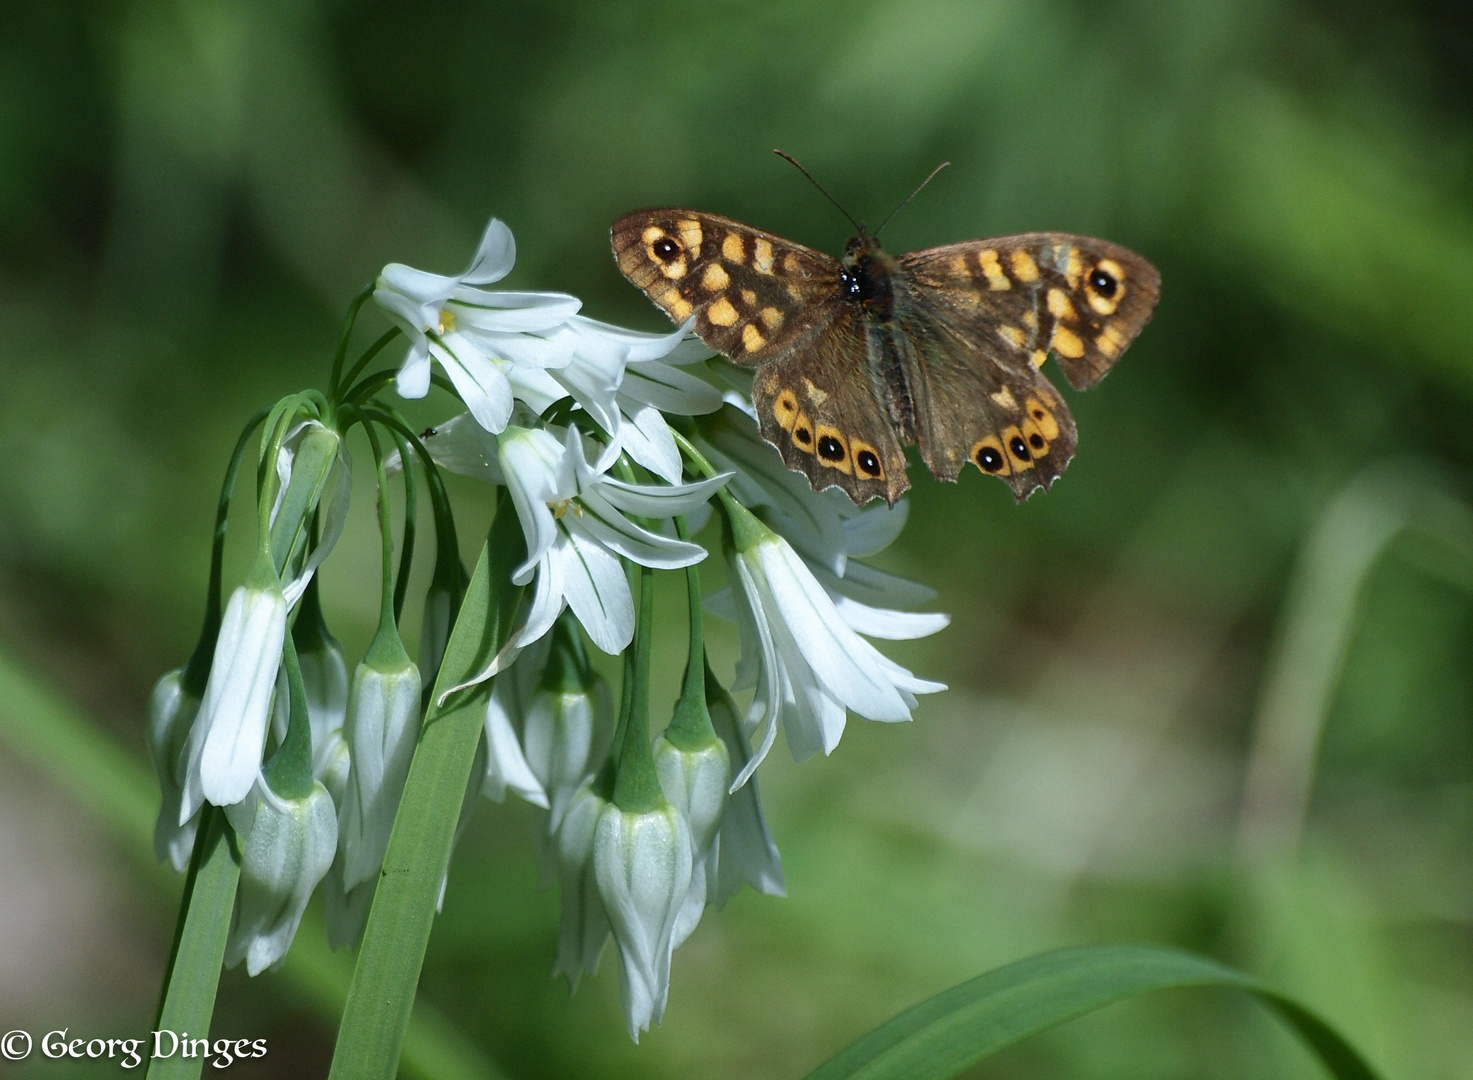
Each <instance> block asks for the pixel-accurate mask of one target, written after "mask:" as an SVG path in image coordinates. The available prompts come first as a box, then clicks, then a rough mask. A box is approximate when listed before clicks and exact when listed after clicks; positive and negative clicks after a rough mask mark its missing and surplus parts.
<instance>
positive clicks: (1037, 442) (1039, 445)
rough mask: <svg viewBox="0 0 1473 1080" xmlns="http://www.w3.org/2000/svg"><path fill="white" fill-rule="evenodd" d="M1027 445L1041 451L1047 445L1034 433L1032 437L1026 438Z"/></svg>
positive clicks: (1046, 441) (1040, 436)
mask: <svg viewBox="0 0 1473 1080" xmlns="http://www.w3.org/2000/svg"><path fill="white" fill-rule="evenodd" d="M1028 445H1029V446H1031V447H1033V449H1035V450H1042V449H1043V448H1044V447H1045V446H1047V445H1048V440H1047V439H1045V438H1044V437H1043V436H1042V435H1040V434H1039V433H1038V432H1036V431H1035V432H1034V433H1033V434H1032V435H1030V436H1028Z"/></svg>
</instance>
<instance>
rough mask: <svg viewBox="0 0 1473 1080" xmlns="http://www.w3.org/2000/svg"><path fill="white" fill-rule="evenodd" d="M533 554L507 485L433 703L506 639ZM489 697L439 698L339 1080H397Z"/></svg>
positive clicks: (407, 794) (413, 777)
mask: <svg viewBox="0 0 1473 1080" xmlns="http://www.w3.org/2000/svg"><path fill="white" fill-rule="evenodd" d="M526 554H527V552H526V543H525V541H524V540H523V537H522V528H521V525H520V523H519V522H518V521H517V516H516V512H515V510H514V509H513V508H512V505H511V497H510V495H508V494H507V493H506V491H505V490H504V489H503V491H502V492H501V494H500V497H499V498H498V499H497V508H496V518H495V520H494V521H493V522H492V524H491V535H490V537H489V538H488V539H487V541H486V546H485V547H484V548H483V549H482V551H481V557H480V559H479V561H478V562H477V564H476V570H475V574H474V575H473V576H472V578H471V583H470V586H469V587H468V588H467V590H466V595H465V600H464V602H463V603H462V604H461V607H460V614H459V616H458V617H457V618H456V620H455V629H454V630H452V631H451V634H450V642H449V644H448V645H447V646H446V650H445V659H444V662H443V663H442V664H441V667H440V674H439V677H438V678H437V680H436V683H435V692H434V694H433V695H431V698H430V700H431V701H432V702H435V701H438V700H439V699H440V697H441V696H442V695H444V694H445V692H446V691H447V690H449V688H450V687H452V686H456V685H458V684H459V683H462V682H464V681H465V680H466V679H468V678H470V677H471V676H473V675H474V674H476V673H477V672H479V671H482V670H484V669H485V667H486V665H487V663H489V662H490V660H491V658H492V657H493V656H495V655H496V653H497V652H499V651H500V649H501V647H502V645H504V644H505V643H506V639H507V636H508V635H509V634H510V632H511V629H512V625H513V620H514V619H515V617H516V613H517V609H518V606H519V605H520V602H521V598H522V592H523V590H522V588H521V587H520V586H517V585H514V584H512V580H511V574H512V571H513V570H514V569H515V568H516V567H517V565H519V564H520V563H521V561H522V560H523V559H525V558H526ZM485 702H486V690H485V687H484V686H481V687H477V688H474V689H469V690H466V691H463V692H461V693H459V694H454V695H451V697H450V698H449V699H448V700H447V701H446V702H445V703H444V704H443V705H434V704H432V705H431V707H430V710H429V714H428V715H427V716H426V717H425V723H424V727H423V729H422V730H421V732H420V737H419V746H418V747H417V748H416V751H415V755H414V762H413V764H412V765H411V766H410V768H409V779H408V781H407V782H406V784H405V785H404V796H403V799H402V801H401V802H400V804H399V814H398V817H397V818H395V820H394V831H393V834H392V835H391V836H390V838H389V849H388V853H387V855H386V857H385V859H384V868H383V872H382V876H381V877H380V879H379V883H378V892H377V894H376V896H375V897H374V902H373V909H372V911H371V912H370V913H369V916H368V927H367V929H366V930H365V931H364V935H363V945H362V947H361V949H360V951H359V953H358V963H357V965H356V967H355V968H354V970H353V982H352V985H351V986H350V987H349V989H348V1001H347V1004H346V1006H345V1007H344V1009H343V1020H342V1024H341V1026H340V1027H339V1029H338V1039H337V1047H336V1049H335V1050H334V1053H333V1062H332V1071H331V1073H330V1074H329V1076H330V1080H371V1078H375V1077H378V1078H382V1080H392V1078H393V1077H394V1076H395V1075H396V1074H397V1071H398V1066H399V1052H400V1047H401V1045H402V1043H403V1041H404V1033H405V1029H406V1026H407V1025H408V1023H409V1016H410V1010H411V1009H412V1007H413V1005H414V995H415V989H416V987H417V986H418V983H419V973H420V968H421V966H422V965H423V963H424V952H425V946H426V944H427V943H428V942H429V938H430V928H431V925H432V923H433V921H434V916H435V904H436V902H437V901H438V899H439V896H440V883H441V881H442V880H443V878H444V875H445V870H446V867H447V866H448V865H449V862H450V849H451V845H452V841H453V840H454V835H455V825H456V821H457V820H458V819H459V816H460V806H461V802H462V800H463V799H464V797H465V792H466V785H467V783H468V781H469V780H470V771H471V763H472V761H473V759H474V758H475V753H476V744H477V743H478V742H479V740H480V738H481V730H482V725H483V724H484V721H485Z"/></svg>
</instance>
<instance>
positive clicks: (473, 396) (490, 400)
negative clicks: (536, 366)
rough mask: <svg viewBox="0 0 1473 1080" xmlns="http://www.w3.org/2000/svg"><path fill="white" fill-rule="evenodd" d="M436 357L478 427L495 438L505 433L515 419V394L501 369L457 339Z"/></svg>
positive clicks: (438, 351) (444, 345)
mask: <svg viewBox="0 0 1473 1080" xmlns="http://www.w3.org/2000/svg"><path fill="white" fill-rule="evenodd" d="M452 340H453V342H454V344H455V346H456V349H455V351H453V352H452V351H451V349H450V348H448V347H447V345H448V344H449V343H450V342H451V341H452ZM434 353H435V358H436V359H437V360H439V361H440V366H441V367H443V368H444V369H445V374H447V375H449V376H450V381H451V382H452V383H454V384H455V390H456V392H457V393H458V394H459V395H460V399H461V400H462V401H464V402H465V407H466V408H467V409H469V410H470V413H471V415H472V416H474V417H475V418H476V423H478V424H480V425H481V426H482V427H483V428H485V429H486V430H487V431H489V432H492V433H493V434H495V433H498V432H500V431H501V430H502V429H504V428H505V427H506V422H507V421H508V420H509V419H511V407H512V394H511V384H510V383H508V382H507V381H506V376H505V375H503V374H502V373H501V369H500V368H498V367H497V366H496V365H495V364H493V363H491V361H489V360H487V359H486V358H485V357H484V356H479V355H477V354H476V353H475V352H473V351H472V350H471V348H470V347H469V345H468V343H467V342H466V341H465V340H464V339H463V338H456V337H454V336H453V335H452V337H451V338H447V339H445V343H442V344H441V345H440V346H439V347H437V348H436V349H435V350H434Z"/></svg>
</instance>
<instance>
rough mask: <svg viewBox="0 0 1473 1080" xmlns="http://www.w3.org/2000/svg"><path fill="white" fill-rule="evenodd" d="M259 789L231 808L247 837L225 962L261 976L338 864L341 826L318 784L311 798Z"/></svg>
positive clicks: (286, 945)
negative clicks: (334, 862) (320, 884)
mask: <svg viewBox="0 0 1473 1080" xmlns="http://www.w3.org/2000/svg"><path fill="white" fill-rule="evenodd" d="M264 790H265V785H264V784H263V785H261V786H260V787H259V788H258V789H257V792H258V793H257V794H256V795H254V796H252V797H251V798H249V799H246V800H245V801H243V802H238V803H236V804H234V805H232V806H231V807H230V808H229V809H228V810H227V811H226V814H227V816H228V817H229V819H230V824H231V826H232V827H233V828H234V829H235V833H236V836H237V837H238V838H239V842H240V850H241V860H240V892H239V894H238V896H237V899H236V911H235V919H234V922H233V925H232V926H231V931H230V940H229V941H228V942H227V944H226V949H225V963H226V966H227V967H234V966H235V965H236V964H238V963H240V962H241V960H244V961H245V962H246V970H247V971H248V972H250V974H252V975H258V974H260V973H261V972H262V971H264V970H266V968H268V967H274V966H278V965H279V964H280V963H281V962H282V960H284V959H285V957H286V951H287V949H289V948H290V947H291V943H292V938H293V937H295V936H296V933H297V925H298V924H299V923H300V922H301V921H302V912H303V911H305V910H306V908H307V900H308V898H309V897H311V895H312V890H313V889H315V888H316V887H317V883H318V882H319V881H321V880H322V877H323V875H324V874H326V873H327V870H328V867H330V866H331V865H332V859H333V851H334V850H335V849H336V847H337V839H338V824H337V817H336V815H335V814H334V813H333V805H332V796H331V795H329V794H328V791H327V788H325V787H323V786H322V785H321V784H320V783H314V784H313V786H312V790H311V792H310V793H309V794H308V795H306V796H305V797H303V798H300V799H293V798H282V797H281V796H279V795H276V794H275V793H269V794H263V793H262V792H264Z"/></svg>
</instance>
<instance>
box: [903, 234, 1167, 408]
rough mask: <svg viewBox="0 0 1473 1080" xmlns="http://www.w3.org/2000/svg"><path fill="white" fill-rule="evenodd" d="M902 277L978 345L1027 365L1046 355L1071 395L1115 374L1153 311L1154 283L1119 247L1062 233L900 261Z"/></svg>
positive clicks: (1157, 281)
mask: <svg viewBox="0 0 1473 1080" xmlns="http://www.w3.org/2000/svg"><path fill="white" fill-rule="evenodd" d="M899 266H900V270H901V273H902V274H903V275H904V276H905V277H906V278H907V279H908V280H909V282H910V283H911V285H912V287H913V288H914V289H915V290H916V291H918V292H929V293H930V295H931V297H932V298H933V299H932V300H931V301H929V303H930V305H931V306H939V307H942V308H944V309H946V310H948V311H949V312H950V313H952V314H953V315H954V316H955V318H956V319H957V320H958V321H960V322H962V323H974V324H975V325H976V326H977V328H978V331H979V333H983V334H984V341H987V342H991V341H999V342H1001V343H1002V345H1003V346H1004V348H1005V350H1006V353H1007V354H1008V355H1010V356H1011V355H1016V353H1017V352H1018V350H1022V351H1023V353H1024V355H1025V356H1026V357H1027V358H1029V359H1031V360H1032V362H1033V366H1034V367H1041V366H1042V364H1043V361H1044V358H1045V357H1046V356H1047V355H1048V354H1049V353H1052V354H1054V355H1055V356H1057V357H1058V359H1059V366H1060V368H1062V369H1063V372H1064V377H1065V378H1067V379H1068V380H1069V382H1070V383H1071V384H1072V385H1073V386H1074V387H1075V388H1076V389H1084V388H1085V387H1089V386H1093V385H1095V383H1097V382H1099V381H1100V380H1101V379H1103V378H1104V377H1105V374H1106V373H1107V372H1108V371H1109V370H1110V369H1111V368H1112V367H1114V366H1115V361H1117V360H1119V359H1120V354H1121V353H1123V352H1124V351H1125V348H1126V346H1127V345H1129V344H1130V343H1131V342H1132V341H1134V340H1135V336H1136V335H1137V334H1139V333H1140V332H1141V328H1142V327H1144V326H1145V325H1146V323H1147V322H1148V321H1149V320H1150V318H1151V313H1152V312H1153V311H1154V310H1155V309H1156V298H1157V297H1158V296H1159V295H1160V292H1161V275H1160V274H1158V273H1157V272H1156V268H1155V267H1154V266H1152V265H1151V264H1150V263H1149V262H1147V261H1146V260H1145V259H1143V258H1141V257H1140V256H1139V255H1137V254H1136V253H1135V252H1133V251H1131V250H1129V249H1128V248H1123V247H1121V246H1120V245H1119V244H1112V243H1109V242H1108V241H1105V240H1094V239H1092V238H1090V237H1087V236H1070V235H1069V234H1067V233H1022V234H1020V235H1018V236H1000V237H997V238H996V239H993V240H973V241H970V242H968V243H965V244H950V245H948V246H946V247H938V248H929V249H927V250H925V251H914V252H911V253H910V254H909V255H902V256H901V257H900V259H899Z"/></svg>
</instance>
